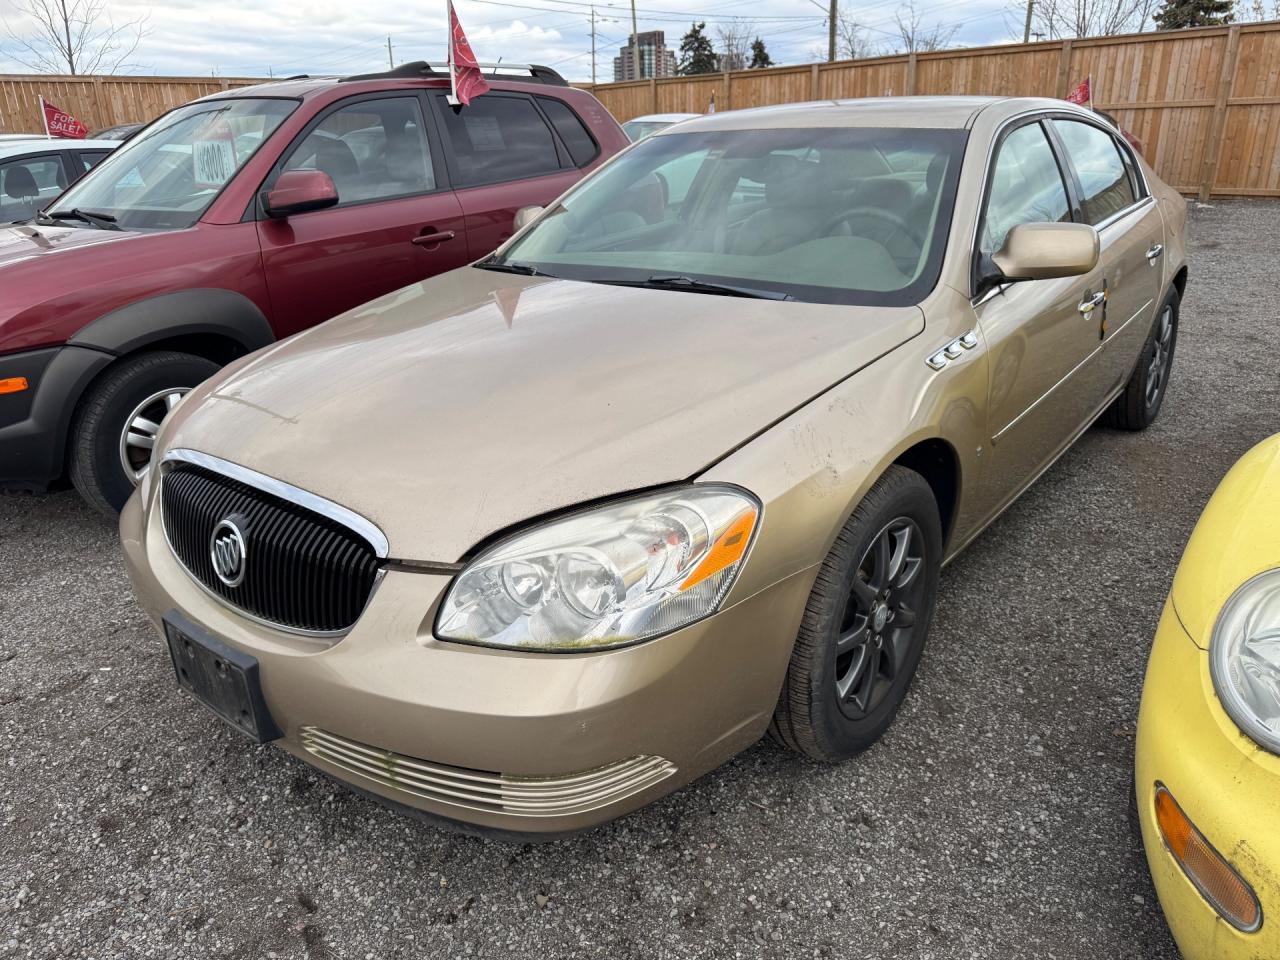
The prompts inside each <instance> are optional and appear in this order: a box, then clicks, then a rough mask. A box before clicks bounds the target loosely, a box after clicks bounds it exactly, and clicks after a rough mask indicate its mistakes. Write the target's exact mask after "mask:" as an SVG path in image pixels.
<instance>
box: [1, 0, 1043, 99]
mask: <svg viewBox="0 0 1280 960" xmlns="http://www.w3.org/2000/svg"><path fill="white" fill-rule="evenodd" d="M23 2H30V0H0V21H3V24H0V73H23V72H28V71H27V70H26V68H25V67H23V66H22V65H21V64H20V63H19V62H17V61H16V60H15V59H14V56H13V53H14V52H15V51H14V50H13V47H12V44H10V43H8V42H7V41H6V40H5V39H4V38H5V34H6V32H7V31H6V29H5V26H7V27H8V29H9V30H13V31H14V32H17V33H19V34H24V33H26V31H27V29H28V28H29V24H28V22H27V21H25V20H24V19H23V17H22V15H21V13H20V10H19V7H20V4H21V3H23ZM82 2H83V0H82ZM101 2H104V3H105V6H106V10H107V12H108V13H109V14H110V16H111V18H112V20H113V21H114V22H115V23H116V24H121V23H126V22H130V21H134V20H137V19H140V18H145V19H146V34H145V36H144V37H143V40H142V42H141V44H140V45H139V47H138V49H137V51H136V53H135V54H134V56H133V57H132V63H133V66H132V68H129V69H123V70H121V71H119V72H121V73H135V74H147V75H168V76H204V75H210V74H215V75H217V76H225V77H266V76H277V77H278V76H289V75H292V74H298V73H310V74H320V75H323V74H333V73H339V74H351V73H362V72H369V71H373V70H379V69H384V68H385V67H386V66H387V63H388V55H387V38H388V36H389V37H390V38H391V57H392V58H393V59H394V61H395V62H396V63H397V64H398V63H403V62H406V61H409V60H422V59H425V60H437V59H439V60H443V59H444V56H445V43H446V40H447V36H448V34H447V31H446V27H445V23H446V19H447V14H446V5H445V0H431V2H429V3H424V4H418V5H414V6H409V5H406V4H404V3H398V2H394V0H362V2H360V3H351V2H334V0H308V2H301V3H299V2H290V3H281V2H279V0H276V2H268V0H168V2H166V3H165V4H164V5H162V6H161V5H153V4H149V3H142V2H137V0H101ZM826 2H827V0H751V2H745V0H636V6H637V12H638V20H639V29H640V31H641V32H644V31H646V30H665V31H666V38H667V43H668V44H669V45H671V46H675V47H678V45H679V42H680V37H681V35H682V34H683V33H684V32H685V31H686V30H688V29H689V24H690V23H691V22H692V21H693V20H695V19H696V20H705V21H706V22H707V33H708V35H709V36H711V38H712V40H713V42H714V40H715V28H716V26H717V25H718V24H719V23H726V24H727V23H730V22H732V21H733V19H734V18H735V17H736V18H739V19H741V20H745V21H749V22H751V23H753V25H754V30H755V32H757V33H758V34H759V35H760V36H761V37H762V38H763V39H764V41H765V43H766V45H767V47H768V49H769V52H770V54H771V55H772V57H773V59H774V61H775V62H776V63H778V64H794V63H809V62H811V61H813V60H817V59H825V58H826V43H827V40H826V36H827V35H826V23H825V15H824V9H823V8H824V7H825V5H826ZM1011 2H1012V0H917V8H918V10H919V12H920V16H921V23H922V25H923V26H924V27H925V28H926V29H928V28H930V27H932V26H933V25H934V24H941V25H943V26H944V27H946V28H950V27H952V26H955V27H956V28H957V29H956V33H955V36H954V40H953V41H952V42H953V43H954V44H956V45H964V46H975V45H979V44H983V43H1002V42H1005V41H1008V40H1010V39H1012V34H1013V33H1014V32H1017V31H1018V30H1019V27H1020V24H1015V23H1013V21H1014V20H1016V19H1017V17H1016V16H1011V15H1010V4H1011ZM455 6H456V8H457V11H458V17H459V19H460V20H461V22H462V25H463V28H464V29H465V30H466V32H467V36H468V37H469V38H470V40H471V45H472V47H473V48H474V49H475V51H476V55H477V57H478V58H479V59H480V60H481V61H492V60H496V59H498V58H499V57H501V58H503V59H505V60H507V61H511V62H517V63H540V64H545V65H547V66H553V67H555V68H556V69H557V70H559V71H560V72H561V73H562V74H564V76H565V77H566V78H568V79H569V80H571V81H590V80H591V27H590V19H589V18H590V13H591V9H590V8H591V6H592V4H591V3H590V2H588V0H510V2H499V0H456V3H455ZM594 6H595V9H596V14H597V26H596V30H597V37H596V44H597V53H596V69H597V72H598V77H599V80H600V82H602V83H604V82H608V81H610V80H612V79H613V57H614V56H615V55H616V54H617V52H618V48H619V47H620V46H622V45H623V44H625V43H626V41H627V37H628V35H629V33H630V20H631V8H630V3H629V2H619V0H614V2H602V3H595V4H594ZM900 6H901V5H900V4H899V3H897V2H883V0H882V2H875V0H845V2H844V4H842V9H844V10H847V11H848V12H849V13H850V14H851V15H852V16H854V17H856V18H857V19H858V21H859V22H860V23H862V24H864V25H865V26H866V30H867V36H868V38H869V39H870V40H871V41H872V42H874V43H884V44H891V43H892V37H891V36H890V35H889V33H890V32H891V31H893V29H894V14H895V12H897V11H898V10H899V8H900Z"/></svg>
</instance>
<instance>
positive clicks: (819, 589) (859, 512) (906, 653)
mask: <svg viewBox="0 0 1280 960" xmlns="http://www.w3.org/2000/svg"><path fill="white" fill-rule="evenodd" d="M941 561H942V527H941V523H940V520H939V517H938V505H937V501H936V500H935V499H934V496H933V491H932V490H931V489H930V487H929V484H928V483H927V482H926V481H925V479H924V478H923V477H922V476H920V475H919V474H918V473H916V472H915V471H913V470H908V469H907V468H905V467H900V466H893V467H890V468H889V470H888V471H887V472H886V473H885V475H884V476H883V477H881V478H880V479H879V480H878V481H876V484H875V486H873V487H872V488H871V490H870V492H869V493H868V494H867V495H866V497H865V498H864V499H863V501H862V503H860V504H859V505H858V508H857V509H856V510H855V511H854V512H853V516H852V517H850V518H849V521H848V523H846V524H845V527H844V529H843V530H841V531H840V535H839V536H838V537H837V538H836V542H835V544H834V546H833V547H832V548H831V553H830V554H828V556H827V559H826V560H825V561H824V562H823V564H822V568H821V570H819V572H818V576H817V579H816V581H815V582H814V586H813V591H812V592H811V593H810V595H809V603H808V605H807V606H806V608H805V613H804V618H803V620H802V621H801V625H800V632H799V634H798V636H797V637H796V642H795V647H794V648H793V650H792V654H791V663H790V665H789V666H788V668H787V677H786V680H785V682H784V683H783V688H782V694H781V696H780V697H779V699H778V706H777V708H776V710H775V711H774V717H773V723H772V724H771V726H770V728H769V729H770V733H771V734H772V736H773V737H774V739H776V740H778V741H780V742H781V743H782V744H783V745H785V746H787V747H789V748H791V749H792V750H795V751H797V752H799V753H803V754H805V755H806V756H809V757H812V758H814V759H816V760H844V759H847V758H849V757H851V756H853V755H855V754H857V753H860V752H862V751H863V750H865V749H867V747H869V746H871V744H873V743H874V742H875V741H876V740H877V739H879V737H880V735H881V734H883V733H884V731H885V730H886V729H888V727H889V725H890V724H891V723H892V722H893V718H894V716H895V715H896V713H897V711H898V707H899V705H900V704H901V703H902V701H903V699H904V698H905V697H906V695H907V690H908V688H909V687H910V686H911V680H912V677H914V676H915V672H916V667H917V666H918V665H919V663H920V656H921V654H922V653H923V652H924V642H925V637H926V635H927V634H928V630H929V621H930V620H931V618H932V615H933V604H934V597H935V595H936V593H937V587H938V572H939V569H940V567H941Z"/></svg>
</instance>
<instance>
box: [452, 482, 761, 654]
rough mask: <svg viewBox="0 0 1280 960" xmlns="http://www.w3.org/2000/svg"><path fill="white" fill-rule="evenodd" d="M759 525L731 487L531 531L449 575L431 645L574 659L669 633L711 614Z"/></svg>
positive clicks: (607, 509) (617, 507) (687, 490)
mask: <svg viewBox="0 0 1280 960" xmlns="http://www.w3.org/2000/svg"><path fill="white" fill-rule="evenodd" d="M759 516H760V504H759V502H758V501H757V500H756V499H755V498H754V497H752V496H751V495H750V494H748V493H746V492H745V491H743V490H740V489H738V488H737V487H730V486H722V485H718V484H692V485H690V486H686V487H681V488H677V489H674V490H669V491H665V492H663V493H657V494H651V495H648V496H643V497H637V498H635V499H631V500H625V501H619V502H617V503H611V504H609V505H608V506H604V507H599V508H597V509H593V510H588V511H586V512H584V513H580V514H576V515H574V516H570V517H565V518H564V519H562V520H555V521H552V522H550V523H547V524H544V525H542V526H539V527H535V528H533V529H531V530H528V531H526V532H524V533H519V534H516V535H515V536H513V537H511V538H509V539H507V540H504V541H502V542H501V543H498V544H497V545H496V546H493V547H491V548H489V549H487V550H485V551H484V552H483V553H481V554H480V555H479V556H477V557H476V558H475V559H474V560H473V561H472V562H471V563H470V564H468V565H467V567H466V569H464V570H463V571H462V573H460V574H458V578H457V579H456V580H455V581H454V582H453V585H452V586H451V587H450V588H449V593H448V595H447V596H446V597H445V599H444V603H443V605H442V606H441V608H440V614H439V616H438V617H437V619H436V629H435V635H436V636H437V637H438V638H439V639H441V640H456V641H460V642H463V643H477V644H483V645H485V646H492V647H509V648H514V649H521V650H544V651H553V652H557V651H558V652H580V651H583V650H599V649H604V648H607V647H617V646H622V645H624V644H628V643H636V642H638V641H640V640H647V639H649V638H650V637H655V636H658V635H659V634H662V633H667V632H669V631H671V630H675V629H676V628H678V627H683V626H685V625H687V624H690V623H692V622H694V621H695V620H700V619H702V618H703V617H706V616H710V615H711V614H713V613H715V612H716V610H717V609H719V607H720V603H721V602H722V601H723V600H724V597H725V595H726V594H727V593H728V592H729V588H730V587H731V586H732V585H733V581H734V579H735V578H736V577H737V575H738V571H739V570H740V569H741V566H742V561H743V559H744V558H745V557H746V555H747V548H748V547H749V546H750V544H751V538H752V534H753V533H754V532H755V528H756V523H757V520H758V519H759Z"/></svg>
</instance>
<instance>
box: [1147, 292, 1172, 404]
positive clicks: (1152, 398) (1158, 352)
mask: <svg viewBox="0 0 1280 960" xmlns="http://www.w3.org/2000/svg"><path fill="white" fill-rule="evenodd" d="M1152 348H1153V349H1152V351H1151V361H1150V362H1149V363H1148V364H1147V397H1146V399H1147V409H1148V410H1150V409H1152V408H1153V407H1154V406H1155V405H1156V404H1157V403H1159V402H1160V393H1161V391H1162V390H1163V389H1164V385H1165V382H1166V381H1167V380H1168V378H1169V363H1170V361H1171V360H1172V359H1173V307H1172V306H1170V305H1169V304H1165V307H1164V309H1163V310H1161V311H1160V319H1159V320H1157V321H1156V336H1155V340H1154V342H1153V343H1152Z"/></svg>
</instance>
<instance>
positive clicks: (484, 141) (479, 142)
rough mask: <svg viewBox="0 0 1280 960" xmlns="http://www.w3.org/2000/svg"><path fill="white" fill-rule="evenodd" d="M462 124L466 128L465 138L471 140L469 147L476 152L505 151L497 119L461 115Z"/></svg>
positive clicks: (466, 114)
mask: <svg viewBox="0 0 1280 960" xmlns="http://www.w3.org/2000/svg"><path fill="white" fill-rule="evenodd" d="M462 122H463V124H465V126H466V128H467V136H468V137H470V138H471V146H472V147H473V148H475V149H476V150H504V149H506V146H507V145H506V144H505V143H504V142H503V140H502V128H501V127H500V126H498V118H497V117H473V116H471V115H470V114H468V113H463V114H462Z"/></svg>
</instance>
